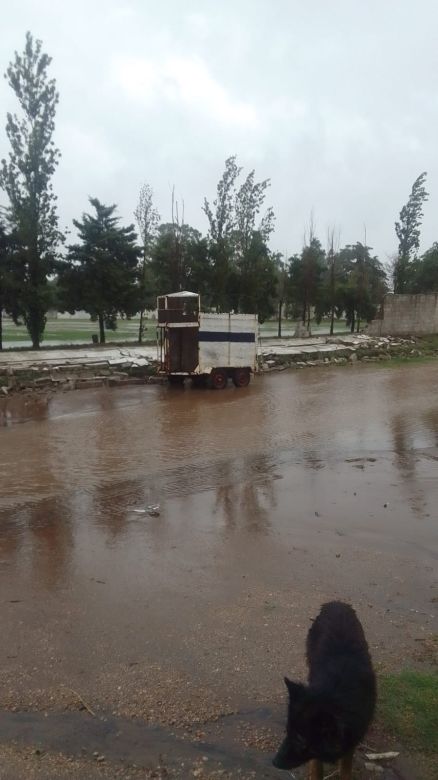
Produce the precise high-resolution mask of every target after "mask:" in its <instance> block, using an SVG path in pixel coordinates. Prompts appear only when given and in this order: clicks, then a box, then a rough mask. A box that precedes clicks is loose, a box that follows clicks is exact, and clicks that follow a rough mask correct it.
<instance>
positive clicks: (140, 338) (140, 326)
mask: <svg viewBox="0 0 438 780" xmlns="http://www.w3.org/2000/svg"><path fill="white" fill-rule="evenodd" d="M143 317H144V311H143V309H142V310H141V312H140V325H139V327H138V343H139V344H141V343H142V341H143Z"/></svg>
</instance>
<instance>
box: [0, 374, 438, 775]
mask: <svg viewBox="0 0 438 780" xmlns="http://www.w3.org/2000/svg"><path fill="white" fill-rule="evenodd" d="M437 387H438V364H435V363H430V364H426V365H415V366H414V365H407V366H404V367H390V368H381V367H378V368H376V367H371V366H357V367H351V368H345V369H332V368H328V369H321V370H307V371H302V372H284V373H281V374H271V375H265V376H261V377H257V378H256V379H255V381H253V383H252V384H251V386H250V387H249V388H248V389H244V390H236V389H234V388H233V387H230V388H228V389H227V390H226V391H221V392H211V391H203V390H195V389H191V388H190V387H187V388H186V389H184V390H181V389H179V388H170V387H165V386H163V387H161V386H145V387H133V388H129V389H124V390H120V389H117V388H113V389H101V390H93V391H78V392H73V393H65V394H58V395H54V396H53V397H51V398H41V397H38V398H36V399H34V398H32V397H31V396H15V397H12V398H10V399H3V400H2V401H1V402H0V486H1V495H0V616H1V626H2V639H1V643H0V657H1V669H0V697H1V701H2V702H3V704H2V705H0V708H3V709H4V710H7V711H9V712H10V711H14V710H16V711H17V713H18V714H16V713H13V716H14V717H16V718H19V717H20V716H19V713H20V712H22V711H32V712H33V713H36V714H35V717H39V715H38V713H41V714H42V716H44V713H49V714H50V717H51V718H56V717H57V713H65V710H67V711H72V713H73V711H74V710H77V709H78V708H80V707H83V701H84V700H85V702H86V704H87V705H88V706H89V707H90V708H91V709H92V710H93V712H95V713H96V716H99V717H100V716H102V713H104V714H105V716H106V717H108V718H121V719H130V718H132V717H133V716H134V717H136V718H138V719H139V720H140V722H141V723H147V724H148V728H161V729H163V732H162V734H161V736H160V739H163V740H165V739H166V736H165V735H166V734H167V735H169V734H170V733H171V732H172V730H173V731H174V732H175V733H176V734H177V735H180V736H181V735H182V736H183V737H185V738H186V739H189V741H190V740H192V741H193V740H198V741H199V740H200V741H201V743H202V740H203V739H210V740H211V739H213V738H214V739H213V741H214V740H216V742H217V744H219V743H220V730H221V728H222V727H221V726H220V724H221V723H222V721H225V720H226V718H227V717H230V718H232V717H234V718H235V717H236V715H235V713H238V712H240V711H243V710H244V709H245V708H247V710H248V708H249V711H253V712H258V711H259V709H260V708H263V707H266V706H268V708H270V709H269V710H268V711H269V712H271V713H272V722H271V719H270V718H268V719H267V718H266V717H264V718H262V719H261V720H257V718H256V719H255V720H254V721H253V722H252V725H250V726H248V725H245V722H244V719H243V720H242V722H241V723H240V725H236V724H235V725H236V728H234V727H233V729H230V728H229V729H228V731H227V740H228V741H227V744H228V748H229V753H230V756H234V758H233V761H235V762H236V761H237V760H238V759H237V758H236V755H237V756H238V755H239V751H242V750H243V751H246V753H247V755H249V753H248V751H251V750H252V751H254V750H255V751H257V750H258V751H259V753H260V757H261V758H260V760H261V761H262V763H263V766H264V765H265V764H266V757H267V756H268V755H269V752H270V751H272V750H273V749H275V746H276V743H277V741H278V739H279V738H280V736H281V719H282V714H283V702H284V694H283V684H282V676H283V674H285V673H287V674H289V675H291V676H292V675H294V674H295V675H296V676H298V677H299V676H302V675H303V674H304V673H305V667H304V660H303V650H304V643H305V636H306V633H307V629H308V626H309V621H310V619H311V618H312V616H314V615H315V614H316V613H317V611H318V609H319V606H320V604H321V603H322V602H323V601H325V600H327V599H330V598H343V599H346V600H348V601H351V602H352V603H353V604H354V605H355V607H356V608H357V610H358V613H359V615H360V617H361V619H362V621H363V623H364V626H365V629H366V632H367V635H368V639H369V642H370V645H371V648H372V651H373V655H374V658H375V662H376V665H377V667H378V669H387V668H399V667H400V666H401V665H404V664H406V663H408V664H410V663H413V664H426V665H427V664H430V663H432V656H431V654H430V652H429V648H430V646H431V645H430V643H431V642H432V640H433V636H434V635H436V633H437V618H436V613H437V612H438V604H437V596H438V574H437V557H438V532H437V515H438V511H437V506H438V392H437ZM152 504H159V505H160V513H159V515H158V516H156V517H151V516H150V515H149V514H147V513H140V512H135V511H133V510H134V509H137V510H143V509H145V508H146V507H147V506H148V505H152ZM263 711H264V710H263ZM233 713H234V715H233ZM73 714H74V713H73ZM82 716H86V717H91V716H89V714H88V713H87V712H86V711H85V712H82V713H80V714H79V717H82ZM2 717H3V718H6V719H7V718H10V717H12V715H11V716H9V715H8V713H7V712H5V713H4V715H3V716H2ZM7 722H8V724H9V725H8V726H7V728H6V725H5V724H6V720H3V721H2V720H1V719H0V739H2V738H3V739H4V740H9V739H11V738H12V737H11V734H12V733H13V726H11V722H10V720H9V721H7ZM127 722H129V721H127ZM2 723H3V726H2ZM16 723H17V725H16V729H17V735H18V733H19V732H20V728H19V725H18V720H17V721H16ZM208 724H210V725H208ZM211 724H219V725H217V726H215V727H214V729H216V731H214V729H213V726H212V725H211ZM212 729H213V731H214V733H213V735H212ZM11 730H12V731H11ZM175 730H176V731H175ZM55 731H56V729H55ZM46 732H47V729H46ZM230 732H233V733H234V737H233V738H232V737H231V736H230ZM2 733H3V737H2ZM29 733H30V736H29V740H30V741H31V739H32V736H31V734H32V729H30V731H29ZM79 733H80V731H79ZM169 739H170V737H169ZM49 741H50V740H49ZM67 741H68V740H67ZM79 742H80V737H79V736H78V739H77V747H78V749H79ZM160 744H161V743H160ZM68 745H69V749H71V750H73V745H72V740H71V739H69V741H68ZM168 746H169V750H170V752H172V753H174V754H178V750H179V748H178V747H177V746H176V747H175V744H174V743H173V742H172V741H170V742H169V743H168ZM217 749H218V748H217ZM221 750H225V748H223V747H222V748H221ZM128 752H129V751H128ZM182 753H184V751H182ZM148 755H149V754H147V751H146V753H145V755H144V760H145V765H146V763H147V760H149V759H148ZM149 758H150V756H149ZM138 760H139V757H138V755H137V753H136V762H137V763H138ZM248 760H249V758H248ZM251 760H253V759H251ZM235 765H236V766H237V764H236V763H235ZM242 766H243V764H242ZM260 776H261V775H260Z"/></svg>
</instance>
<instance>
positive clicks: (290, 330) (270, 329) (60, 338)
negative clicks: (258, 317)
mask: <svg viewBox="0 0 438 780" xmlns="http://www.w3.org/2000/svg"><path fill="white" fill-rule="evenodd" d="M295 326H296V323H295V322H293V321H291V320H284V321H283V326H282V334H283V336H293V334H294V331H295ZM138 327H139V319H138V317H135V318H133V319H131V320H121V319H119V320H117V330H115V331H111V330H107V331H106V341H107V343H108V344H109V343H111V342H124V341H133V342H135V341H137V339H138ZM329 327H330V326H329V323H328V322H322V323H321V324H320V325H316V324H315V323H312V333H313V334H314V335H318V334H320V333H327V334H328V332H329ZM277 330H278V323H277V321H276V320H269V321H268V322H265V323H263V325H262V326H261V335H262V336H263V337H268V338H273V337H275V336H276V335H277ZM98 332H99V328H98V324H97V322H91V321H90V320H89V319H77V320H73V319H68V320H63V319H57V320H51V319H49V320H48V321H47V325H46V329H45V331H44V338H43V342H42V344H43V346H44V342H46V343H47V342H56V343H59V344H71V343H73V344H74V343H79V344H80V343H82V344H91V342H92V335H93V334H94V333H96V334H97V333H98ZM335 332H336V333H341V332H345V323H344V322H343V321H339V322H336V323H335ZM144 339H145V341H152V342H154V343H155V341H156V322H155V320H149V321H146V323H145V334H144ZM3 342H4V347H6V348H7V347H8V346H12V347H13V346H14V344H16V343H17V342H29V334H28V332H27V330H26V328H25V327H24V325H18V326H17V325H14V324H13V323H12V322H10V321H9V320H5V321H4V322H3Z"/></svg>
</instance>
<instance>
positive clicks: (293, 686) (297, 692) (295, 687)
mask: <svg viewBox="0 0 438 780" xmlns="http://www.w3.org/2000/svg"><path fill="white" fill-rule="evenodd" d="M284 682H285V685H286V688H287V689H288V691H289V696H290V698H291V701H294V702H298V701H302V700H303V699H304V697H305V695H306V686H305V685H303V684H302V683H296V682H293V680H289V678H288V677H285V678H284Z"/></svg>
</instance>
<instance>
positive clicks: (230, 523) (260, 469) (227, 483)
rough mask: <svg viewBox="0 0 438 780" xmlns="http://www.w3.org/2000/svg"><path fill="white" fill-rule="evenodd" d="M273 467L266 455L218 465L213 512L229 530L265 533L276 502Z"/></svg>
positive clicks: (270, 458) (268, 527)
mask: <svg viewBox="0 0 438 780" xmlns="http://www.w3.org/2000/svg"><path fill="white" fill-rule="evenodd" d="M273 469H274V463H273V460H272V457H268V456H259V457H257V458H254V459H251V460H245V461H243V462H241V463H240V464H238V463H236V462H235V461H234V462H229V461H225V462H222V463H219V464H218V465H217V480H218V483H219V484H218V485H217V487H216V499H215V504H214V512H215V513H218V512H220V513H221V514H222V515H223V517H224V520H225V527H226V529H227V530H228V531H233V530H245V531H248V532H250V533H264V534H266V533H268V531H269V529H270V528H271V514H272V512H273V510H274V509H275V507H276V503H277V502H276V496H275V475H274V474H273Z"/></svg>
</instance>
